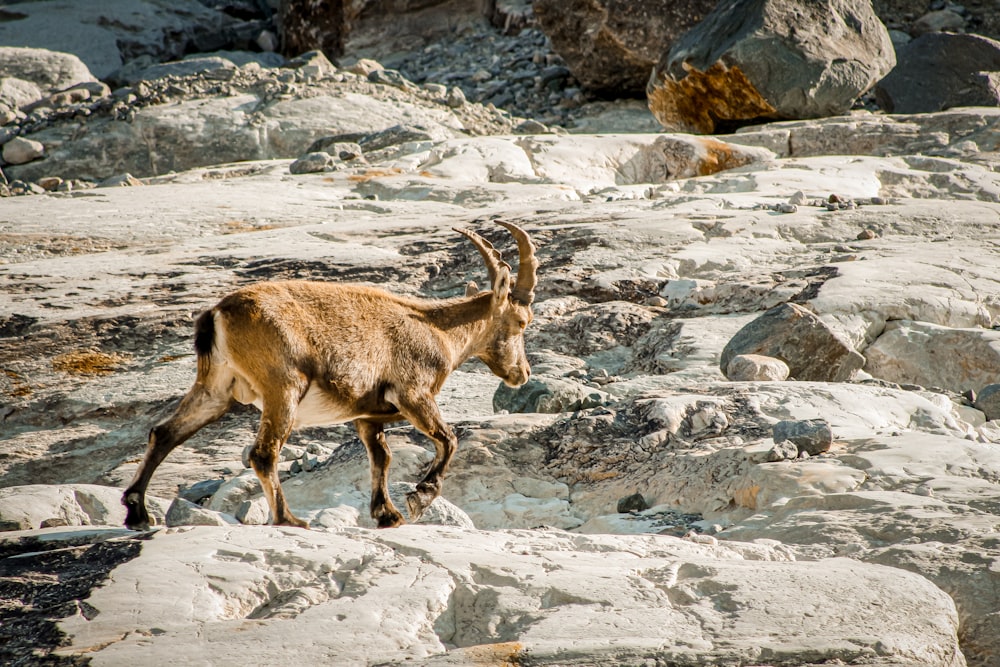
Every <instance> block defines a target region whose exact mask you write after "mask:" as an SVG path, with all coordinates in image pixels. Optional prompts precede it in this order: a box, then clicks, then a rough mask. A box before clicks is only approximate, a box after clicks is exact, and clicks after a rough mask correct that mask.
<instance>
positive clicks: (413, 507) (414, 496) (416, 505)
mask: <svg viewBox="0 0 1000 667" xmlns="http://www.w3.org/2000/svg"><path fill="white" fill-rule="evenodd" d="M429 504H430V503H427V504H426V505H425V504H424V500H423V498H422V497H421V494H420V492H419V491H411V492H410V493H407V494H406V509H407V510H408V511H409V513H410V521H412V522H414V523H416V522H417V521H420V517H422V516H423V515H424V510H425V509H427V505H429Z"/></svg>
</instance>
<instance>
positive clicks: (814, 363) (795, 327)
mask: <svg viewBox="0 0 1000 667" xmlns="http://www.w3.org/2000/svg"><path fill="white" fill-rule="evenodd" d="M742 354H760V355H764V356H767V357H777V358H778V359H781V360H782V361H784V362H785V363H786V364H788V370H789V372H790V373H791V376H792V377H793V378H795V379H796V380H808V381H816V382H842V381H844V380H847V379H848V378H850V377H851V376H852V375H853V374H854V372H855V371H856V370H858V369H859V368H861V367H862V366H863V365H864V363H865V359H864V357H862V356H861V355H860V354H858V353H857V352H856V351H855V350H854V349H853V348H851V346H850V345H848V344H847V343H846V342H844V341H843V340H842V339H841V338H840V337H839V336H837V335H836V334H835V333H834V332H833V331H832V330H831V329H830V328H829V327H827V325H826V324H825V323H824V322H823V320H821V319H820V318H819V317H818V316H817V315H816V314H815V313H813V312H811V311H809V310H806V309H805V308H803V307H802V306H799V305H796V304H794V303H785V304H782V305H780V306H775V307H774V308H771V309H770V310H768V311H767V312H765V313H764V314H763V315H761V316H760V317H758V318H757V319H755V320H754V321H752V322H750V323H749V324H747V325H746V326H745V327H743V328H742V329H740V330H739V331H738V332H737V333H736V335H735V336H733V337H732V339H730V341H729V342H728V343H727V344H726V347H725V348H724V349H723V350H722V357H721V359H720V363H719V368H720V369H721V370H722V372H723V374H725V373H728V372H729V363H730V361H732V359H733V358H734V357H736V356H738V355H742Z"/></svg>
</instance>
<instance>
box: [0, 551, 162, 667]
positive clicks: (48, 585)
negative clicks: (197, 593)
mask: <svg viewBox="0 0 1000 667" xmlns="http://www.w3.org/2000/svg"><path fill="white" fill-rule="evenodd" d="M147 537H148V535H146V534H142V535H135V536H128V537H127V538H125V539H122V538H120V537H114V538H111V539H108V537H107V535H94V534H87V535H81V536H78V537H72V538H69V539H66V540H40V539H38V538H36V537H23V538H20V539H18V540H10V541H6V542H0V664H3V665H10V666H11V667H22V666H26V665H32V666H35V665H88V664H90V658H89V657H83V656H60V655H56V654H54V653H53V651H54V650H55V649H58V648H60V647H62V646H67V645H68V644H69V638H68V637H67V636H66V635H65V633H63V631H62V630H60V629H59V627H58V622H59V620H60V619H64V618H68V617H70V616H74V615H76V614H82V615H83V616H85V617H86V618H88V619H89V618H93V617H94V616H96V615H97V614H99V613H100V610H98V609H96V608H94V607H93V606H92V605H90V604H88V603H87V602H86V600H87V599H88V598H89V597H90V594H91V593H92V592H93V591H94V589H96V588H98V587H100V586H101V585H102V584H103V583H104V582H105V580H106V579H107V578H108V575H109V574H110V572H111V571H112V570H114V569H115V568H116V567H118V566H119V565H121V564H123V563H126V562H128V561H130V560H132V559H133V558H135V557H136V556H138V555H139V552H140V550H141V548H142V543H141V541H140V540H142V539H144V538H147Z"/></svg>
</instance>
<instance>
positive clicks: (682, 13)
mask: <svg viewBox="0 0 1000 667" xmlns="http://www.w3.org/2000/svg"><path fill="white" fill-rule="evenodd" d="M714 6H715V1H714V0H684V1H683V2H672V1H670V0H640V1H638V2H623V1H621V0H603V1H601V2H586V1H584V0H573V2H570V3H569V4H567V3H565V2H558V1H556V0H538V1H537V2H535V3H534V4H533V9H534V13H535V17H536V18H537V20H538V23H539V25H540V26H541V27H542V30H544V31H545V34H546V35H547V36H548V37H549V39H550V40H551V41H552V47H553V49H555V51H556V52H557V53H558V54H559V55H560V56H562V57H563V59H564V60H565V61H566V64H567V65H568V66H569V69H570V71H571V72H572V73H573V76H575V77H576V79H577V80H578V81H579V82H580V83H581V84H583V86H585V87H586V88H589V89H592V90H594V91H597V92H601V93H605V94H613V95H615V96H622V95H628V94H632V95H638V94H640V93H642V92H643V91H645V89H646V83H647V82H648V81H649V73H650V72H651V71H652V69H653V66H654V65H655V64H656V61H657V60H658V59H659V57H660V55H661V54H662V53H663V52H664V51H665V50H668V49H669V48H670V45H671V44H672V43H673V42H674V41H675V40H676V39H677V38H679V37H680V36H681V35H683V34H684V33H685V32H686V31H687V30H689V29H690V28H692V27H694V26H695V25H696V24H697V23H698V22H699V21H701V20H702V19H703V18H704V17H705V15H707V14H708V13H709V11H711V9H712V7H714Z"/></svg>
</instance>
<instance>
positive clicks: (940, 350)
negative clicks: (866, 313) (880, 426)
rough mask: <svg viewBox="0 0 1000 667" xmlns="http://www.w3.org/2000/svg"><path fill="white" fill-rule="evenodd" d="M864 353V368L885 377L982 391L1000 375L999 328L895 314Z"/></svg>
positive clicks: (953, 389)
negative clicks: (962, 325) (959, 325)
mask: <svg viewBox="0 0 1000 667" xmlns="http://www.w3.org/2000/svg"><path fill="white" fill-rule="evenodd" d="M865 356H866V358H867V363H866V365H865V370H866V371H867V372H869V373H871V374H872V375H874V376H875V377H877V378H880V379H883V380H889V381H891V382H901V383H912V384H918V385H922V386H924V387H943V388H945V389H950V390H952V391H957V392H963V391H966V390H968V389H972V390H974V391H980V390H981V389H983V388H984V387H986V386H988V385H991V384H993V383H995V382H996V381H997V378H1000V331H996V330H994V329H980V328H973V327H968V328H951V327H943V326H939V325H937V324H930V323H928V322H912V321H907V320H894V321H891V322H888V323H886V327H885V331H884V332H883V333H882V335H881V336H879V337H878V339H876V340H875V342H874V343H872V344H871V345H869V346H868V348H867V349H866V350H865Z"/></svg>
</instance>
